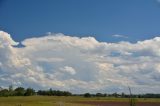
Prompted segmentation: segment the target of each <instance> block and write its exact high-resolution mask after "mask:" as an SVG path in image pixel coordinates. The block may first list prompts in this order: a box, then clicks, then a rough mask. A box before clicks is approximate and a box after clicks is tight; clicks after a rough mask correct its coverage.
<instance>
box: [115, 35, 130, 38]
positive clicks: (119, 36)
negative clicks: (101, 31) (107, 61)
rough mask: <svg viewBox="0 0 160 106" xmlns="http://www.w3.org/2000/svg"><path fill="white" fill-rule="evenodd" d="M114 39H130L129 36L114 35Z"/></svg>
mask: <svg viewBox="0 0 160 106" xmlns="http://www.w3.org/2000/svg"><path fill="white" fill-rule="evenodd" d="M112 36H113V37H116V38H128V36H125V35H118V34H116V35H112Z"/></svg>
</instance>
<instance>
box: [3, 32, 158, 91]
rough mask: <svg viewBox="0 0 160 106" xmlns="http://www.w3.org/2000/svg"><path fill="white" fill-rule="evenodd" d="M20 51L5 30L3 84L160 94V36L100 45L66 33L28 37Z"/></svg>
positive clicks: (85, 38) (70, 89) (40, 87)
mask: <svg viewBox="0 0 160 106" xmlns="http://www.w3.org/2000/svg"><path fill="white" fill-rule="evenodd" d="M21 43H22V44H23V45H25V46H24V47H21V48H17V47H15V46H13V45H17V44H18V43H17V42H15V41H14V40H13V39H12V38H11V36H10V35H9V34H8V33H6V32H3V31H1V32H0V85H1V86H8V85H9V84H13V85H14V86H24V87H34V88H35V89H48V88H53V89H60V90H69V91H72V92H75V93H83V92H127V91H128V90H127V86H128V85H129V86H131V88H133V92H135V93H145V92H153V93H160V92H159V89H160V69H159V68H160V64H159V63H160V38H159V37H156V38H153V39H150V40H145V41H138V42H137V43H130V42H119V43H107V42H98V41H97V40H96V39H95V38H93V37H82V38H79V37H71V36H66V35H63V34H61V33H59V34H50V35H48V36H44V37H39V38H28V39H25V40H24V41H22V42H21Z"/></svg>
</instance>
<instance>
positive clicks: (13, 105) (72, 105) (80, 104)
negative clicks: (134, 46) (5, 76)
mask: <svg viewBox="0 0 160 106" xmlns="http://www.w3.org/2000/svg"><path fill="white" fill-rule="evenodd" d="M128 101H129V100H128V99H127V98H108V97H99V98H98V97H95V98H84V97H74V96H70V97H57V96H28V97H0V106H129V102H128ZM136 101H137V102H136V103H137V105H136V106H160V99H136Z"/></svg>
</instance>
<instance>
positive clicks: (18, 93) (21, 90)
mask: <svg viewBox="0 0 160 106" xmlns="http://www.w3.org/2000/svg"><path fill="white" fill-rule="evenodd" d="M14 91H15V95H16V96H24V94H25V89H24V88H23V87H18V88H16V89H15V90H14Z"/></svg>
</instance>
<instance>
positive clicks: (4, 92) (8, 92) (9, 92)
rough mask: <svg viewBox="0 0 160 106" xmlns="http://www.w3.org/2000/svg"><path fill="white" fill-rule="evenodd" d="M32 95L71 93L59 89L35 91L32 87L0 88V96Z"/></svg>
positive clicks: (62, 94) (67, 94)
mask: <svg viewBox="0 0 160 106" xmlns="http://www.w3.org/2000/svg"><path fill="white" fill-rule="evenodd" d="M33 95H43V96H71V95H72V93H70V92H68V91H60V90H52V89H49V90H38V91H37V92H36V91H35V90H34V89H33V88H27V89H25V88H23V87H17V88H15V89H13V87H12V86H9V88H8V89H3V88H0V96H33Z"/></svg>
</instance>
